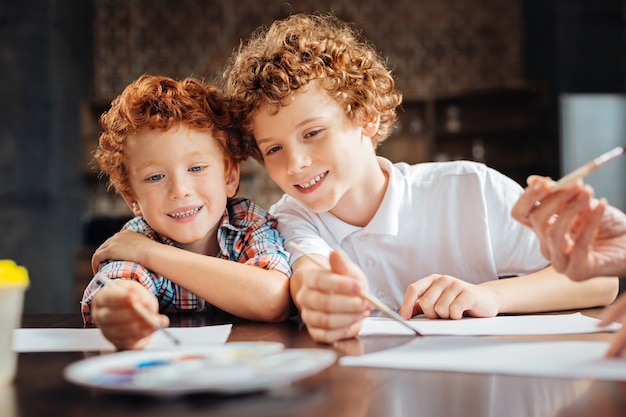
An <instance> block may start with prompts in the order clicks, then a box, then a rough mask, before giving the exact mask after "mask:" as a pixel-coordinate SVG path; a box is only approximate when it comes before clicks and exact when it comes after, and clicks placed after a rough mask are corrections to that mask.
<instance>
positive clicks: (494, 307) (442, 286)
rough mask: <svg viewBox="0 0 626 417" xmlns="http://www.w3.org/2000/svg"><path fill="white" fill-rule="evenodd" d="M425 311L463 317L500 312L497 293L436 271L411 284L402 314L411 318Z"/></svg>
mask: <svg viewBox="0 0 626 417" xmlns="http://www.w3.org/2000/svg"><path fill="white" fill-rule="evenodd" d="M419 313H424V315H426V317H428V318H429V319H436V318H442V319H455V320H456V319H460V318H462V317H463V316H464V315H466V314H467V315H470V316H473V317H494V316H496V315H497V314H498V304H497V302H496V296H495V293H494V292H493V291H492V290H491V289H489V288H486V287H483V286H480V285H476V284H470V283H468V282H465V281H462V280H460V279H458V278H454V277H451V276H448V275H438V274H433V275H430V276H428V277H426V278H422V279H420V280H418V281H416V282H414V283H413V284H411V285H409V287H408V288H407V290H406V292H405V294H404V301H403V302H402V307H401V308H400V315H401V316H402V317H403V318H405V319H410V318H411V317H413V316H415V315H416V314H419Z"/></svg>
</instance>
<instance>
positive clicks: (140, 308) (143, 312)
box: [97, 274, 180, 345]
mask: <svg viewBox="0 0 626 417" xmlns="http://www.w3.org/2000/svg"><path fill="white" fill-rule="evenodd" d="M97 276H98V280H99V281H100V282H101V283H102V285H111V284H113V283H114V282H115V280H112V279H111V278H109V277H107V276H105V275H103V274H98V275H97ZM132 307H133V310H135V312H136V313H137V314H139V315H140V316H141V317H142V318H143V319H144V320H145V321H146V322H147V323H149V324H150V325H151V326H152V327H153V328H154V330H158V331H160V332H161V333H163V334H164V335H165V336H167V338H168V339H170V340H171V341H172V343H174V344H175V345H180V341H179V340H178V339H177V338H176V336H174V335H173V334H172V333H170V332H169V331H168V330H167V329H166V328H165V327H163V326H162V325H161V323H159V321H158V320H157V319H156V318H155V317H154V315H153V314H152V313H151V312H150V311H148V309H147V308H146V307H145V306H144V305H143V304H139V303H135V302H133V303H132Z"/></svg>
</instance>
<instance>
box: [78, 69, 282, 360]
mask: <svg viewBox="0 0 626 417" xmlns="http://www.w3.org/2000/svg"><path fill="white" fill-rule="evenodd" d="M100 121H101V125H102V128H103V132H102V134H101V136H100V141H99V147H98V149H97V151H96V155H95V158H96V160H97V161H98V163H99V165H100V168H101V170H102V172H103V173H104V174H106V175H108V177H109V179H110V184H111V186H112V187H113V188H115V190H116V191H117V192H118V193H119V194H120V195H121V196H122V197H123V198H124V201H125V202H126V204H127V205H128V207H130V208H131V210H132V212H133V213H134V214H135V216H136V217H135V218H133V219H132V220H130V221H129V222H128V223H127V224H126V225H125V226H124V230H125V231H122V232H119V233H118V234H116V235H115V236H113V237H112V238H110V239H109V240H108V241H107V242H105V243H104V244H103V246H102V247H101V248H100V249H99V250H98V251H99V253H100V256H102V257H103V259H109V260H108V261H106V262H102V263H101V264H100V263H99V262H96V261H95V262H96V264H95V265H94V269H95V270H97V269H99V270H98V272H97V273H96V275H95V276H94V278H93V280H92V281H91V283H90V284H89V285H88V287H87V288H86V290H85V293H84V296H83V300H82V312H83V316H84V319H85V322H87V323H89V322H91V321H93V322H94V323H95V324H96V325H97V326H98V327H99V328H100V329H101V330H102V333H103V334H104V336H105V337H107V338H108V339H109V340H110V341H111V342H112V343H113V344H114V345H115V346H116V347H117V348H119V349H135V348H141V347H143V346H145V345H146V343H147V342H148V341H149V337H150V335H151V334H152V332H153V331H154V327H153V326H152V325H151V324H150V323H148V322H147V321H146V320H145V319H144V318H143V316H142V315H140V314H138V312H137V311H136V307H135V305H136V303H140V304H142V305H143V306H144V307H146V308H147V309H148V310H149V311H150V312H151V313H152V314H154V315H155V319H157V320H159V322H160V323H161V324H162V325H163V326H167V325H168V324H169V319H168V317H167V316H166V315H163V314H158V312H161V313H171V312H186V311H203V310H206V309H211V308H218V309H221V310H223V311H226V312H228V313H231V314H233V315H236V316H240V317H243V318H247V319H251V320H259V321H280V320H284V319H286V318H287V316H288V314H289V309H290V307H291V300H290V296H289V276H290V274H291V270H290V268H289V263H288V259H289V254H288V253H287V252H286V251H285V250H284V248H283V241H282V239H281V237H280V235H279V234H278V232H277V230H276V220H275V219H274V218H273V217H272V216H271V215H268V214H267V213H266V212H265V211H264V210H263V209H261V208H260V207H258V206H256V205H255V204H254V203H253V202H252V201H250V200H247V199H244V198H237V197H235V194H236V192H237V190H238V187H239V172H240V168H239V163H240V162H242V161H243V160H244V159H245V158H246V156H247V155H246V154H245V152H244V151H243V150H242V149H243V148H242V143H241V138H240V137H239V136H238V134H237V133H236V131H235V130H234V129H232V124H231V119H230V116H229V112H228V111H227V109H226V107H225V106H224V102H223V100H222V96H221V94H220V93H219V91H218V89H217V88H216V87H215V86H214V85H212V84H209V83H205V82H202V81H200V80H197V79H194V78H187V79H184V80H182V81H180V82H178V81H175V80H173V79H171V78H167V77H159V76H151V75H143V76H141V77H140V78H138V79H137V80H136V81H135V82H133V83H132V84H130V85H129V86H127V87H126V89H125V90H124V91H123V92H122V93H121V95H120V96H119V97H117V98H116V99H115V100H114V101H113V102H112V104H111V109H110V110H108V111H107V112H106V113H104V114H103V115H102V117H101V120H100ZM107 248H109V249H111V248H115V250H112V249H111V250H107ZM181 249H185V250H181ZM115 255H119V256H115ZM94 259H98V256H96V255H94ZM121 259H123V260H121ZM102 275H104V276H105V277H106V278H109V279H115V282H114V283H115V285H107V286H103V285H104V283H105V282H106V279H104V280H101V279H100V278H99V277H100V276H102ZM166 277H167V278H166ZM120 278H124V279H120ZM103 281H105V282H103Z"/></svg>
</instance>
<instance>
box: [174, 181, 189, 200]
mask: <svg viewBox="0 0 626 417" xmlns="http://www.w3.org/2000/svg"><path fill="white" fill-rule="evenodd" d="M189 190H190V187H189V184H188V183H187V181H185V179H184V178H178V177H171V181H170V195H171V197H172V198H174V199H177V198H182V197H185V196H187V195H189V193H190V192H189Z"/></svg>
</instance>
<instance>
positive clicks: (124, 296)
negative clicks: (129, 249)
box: [91, 279, 169, 350]
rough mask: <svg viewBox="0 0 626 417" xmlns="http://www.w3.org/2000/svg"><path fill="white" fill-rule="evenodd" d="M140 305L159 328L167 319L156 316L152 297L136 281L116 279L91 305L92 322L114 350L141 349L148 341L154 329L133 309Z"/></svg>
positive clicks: (156, 306)
mask: <svg viewBox="0 0 626 417" xmlns="http://www.w3.org/2000/svg"><path fill="white" fill-rule="evenodd" d="M136 303H137V304H143V306H144V307H146V309H147V310H148V311H150V312H151V313H154V315H155V317H156V318H157V320H158V321H159V322H160V323H161V324H162V325H163V326H168V325H169V318H168V317H167V316H164V315H159V314H158V302H157V299H156V298H155V297H154V295H153V294H152V293H151V292H150V291H148V290H147V289H146V288H144V287H143V286H142V285H141V284H139V283H138V282H137V281H133V280H126V279H118V280H114V282H113V283H111V284H109V285H106V286H104V287H103V288H101V289H100V290H99V291H98V293H97V294H96V295H95V296H94V298H93V302H92V305H91V315H92V320H93V322H94V323H95V324H96V325H97V326H98V327H99V328H100V330H101V331H102V334H103V335H104V337H106V338H107V339H108V340H109V341H110V342H111V343H113V344H114V345H115V347H116V348H118V349H120V350H124V349H142V348H144V347H145V346H146V345H147V344H148V342H149V341H150V336H151V335H152V333H153V332H154V330H155V329H154V327H153V326H152V325H151V324H150V323H148V322H147V321H146V319H144V318H143V317H142V316H141V315H140V314H139V313H137V311H136V310H135V308H134V307H133V306H134V304H136Z"/></svg>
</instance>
